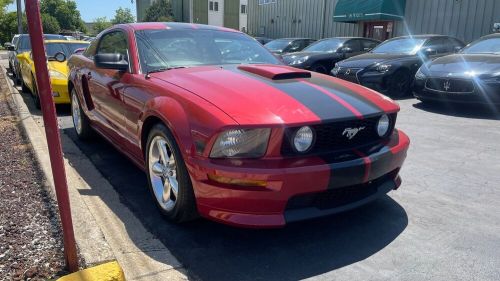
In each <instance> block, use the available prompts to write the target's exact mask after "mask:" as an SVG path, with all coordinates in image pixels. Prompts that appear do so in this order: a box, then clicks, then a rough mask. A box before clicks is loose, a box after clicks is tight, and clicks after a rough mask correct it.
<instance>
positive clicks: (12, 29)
mask: <svg viewBox="0 0 500 281" xmlns="http://www.w3.org/2000/svg"><path fill="white" fill-rule="evenodd" d="M0 1H1V0H0ZM27 26H28V25H27V21H26V15H23V27H24V32H25V33H26V32H28V30H27ZM14 34H17V13H16V12H9V13H5V14H2V13H1V10H0V42H1V43H2V44H3V43H5V42H10V40H12V37H13V36H14Z"/></svg>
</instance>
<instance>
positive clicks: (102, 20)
mask: <svg viewBox="0 0 500 281" xmlns="http://www.w3.org/2000/svg"><path fill="white" fill-rule="evenodd" d="M111 25H112V24H111V22H109V21H108V19H107V18H106V17H99V18H96V19H94V25H93V27H92V29H93V30H94V32H93V33H94V35H97V34H99V33H101V31H103V30H105V29H106V28H108V27H110V26H111Z"/></svg>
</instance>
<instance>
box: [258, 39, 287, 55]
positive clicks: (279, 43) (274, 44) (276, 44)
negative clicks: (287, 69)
mask: <svg viewBox="0 0 500 281" xmlns="http://www.w3.org/2000/svg"><path fill="white" fill-rule="evenodd" d="M290 43H292V40H288V39H278V40H273V41H271V42H269V43H267V44H266V45H264V46H266V48H268V49H269V50H271V51H275V52H282V51H283V50H284V49H285V48H286V47H287V46H288V45H290Z"/></svg>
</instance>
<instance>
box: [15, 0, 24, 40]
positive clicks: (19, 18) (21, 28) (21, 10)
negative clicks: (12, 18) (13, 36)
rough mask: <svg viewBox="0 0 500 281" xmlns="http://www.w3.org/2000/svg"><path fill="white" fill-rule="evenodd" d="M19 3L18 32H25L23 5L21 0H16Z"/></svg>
mask: <svg viewBox="0 0 500 281" xmlns="http://www.w3.org/2000/svg"><path fill="white" fill-rule="evenodd" d="M16 4H17V33H18V34H23V33H24V30H23V7H22V5H21V0H16Z"/></svg>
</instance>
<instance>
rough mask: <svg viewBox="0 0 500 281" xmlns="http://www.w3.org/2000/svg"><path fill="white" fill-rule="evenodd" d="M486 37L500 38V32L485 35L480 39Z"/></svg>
mask: <svg viewBox="0 0 500 281" xmlns="http://www.w3.org/2000/svg"><path fill="white" fill-rule="evenodd" d="M486 38H500V33H492V34H488V35H484V36H483V37H481V38H479V39H486Z"/></svg>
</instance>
